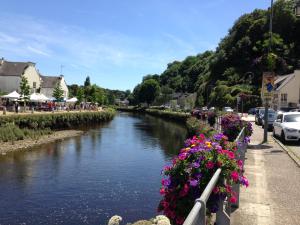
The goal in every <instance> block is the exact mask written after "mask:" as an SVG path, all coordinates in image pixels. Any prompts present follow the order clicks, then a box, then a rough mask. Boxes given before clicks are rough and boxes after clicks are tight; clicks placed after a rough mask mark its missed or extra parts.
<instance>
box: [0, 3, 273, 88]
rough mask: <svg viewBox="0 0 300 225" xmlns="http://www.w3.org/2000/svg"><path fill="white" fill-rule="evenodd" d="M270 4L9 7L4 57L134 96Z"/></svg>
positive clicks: (0, 41) (0, 50) (0, 43)
mask: <svg viewBox="0 0 300 225" xmlns="http://www.w3.org/2000/svg"><path fill="white" fill-rule="evenodd" d="M269 4H270V2H269V1H268V0H209V1H208V0H151V1H150V0H148V1H146V0H127V1H126V0H85V1H82V0H81V1H80V0H73V1H70V0H69V1H66V0H60V1H58V0H52V1H37V0H27V1H26V3H22V4H21V3H20V1H18V0H5V1H2V3H1V17H0V27H1V29H0V57H4V58H5V59H6V60H8V61H32V62H36V63H37V68H38V69H39V70H40V72H41V73H42V74H44V75H57V74H60V68H61V65H63V70H62V73H63V74H64V76H65V78H66V80H67V82H68V84H71V83H77V84H83V82H84V80H85V77H86V76H87V75H89V76H90V77H91V81H92V83H96V84H98V85H100V86H101V87H104V88H110V89H120V90H126V89H131V90H132V89H133V88H134V86H135V85H136V84H137V83H139V82H141V80H142V77H143V76H145V75H147V74H155V73H157V74H160V73H161V72H163V71H164V70H165V68H166V65H167V63H169V62H172V61H174V60H183V59H184V58H185V57H186V56H188V55H195V54H198V53H201V52H203V51H205V50H214V49H215V47H216V46H217V44H218V43H219V41H220V39H221V38H222V37H224V36H225V35H226V34H227V32H228V30H229V29H230V27H231V26H232V25H233V23H234V21H235V20H237V19H238V17H239V16H241V15H242V14H244V13H248V12H251V11H252V10H254V9H255V8H261V9H266V8H267V7H268V6H269Z"/></svg>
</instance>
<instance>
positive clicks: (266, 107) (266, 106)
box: [263, 0, 273, 143]
mask: <svg viewBox="0 0 300 225" xmlns="http://www.w3.org/2000/svg"><path fill="white" fill-rule="evenodd" d="M269 28H270V30H269V35H270V40H269V51H268V54H271V52H272V41H273V40H272V39H273V0H271V12H270V27H269ZM268 120H269V104H268V98H265V115H264V123H265V124H264V141H263V142H264V143H265V142H268V128H269V121H268Z"/></svg>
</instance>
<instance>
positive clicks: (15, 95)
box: [1, 91, 20, 99]
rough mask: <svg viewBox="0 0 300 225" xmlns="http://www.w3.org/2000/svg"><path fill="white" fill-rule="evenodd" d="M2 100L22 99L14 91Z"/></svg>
mask: <svg viewBox="0 0 300 225" xmlns="http://www.w3.org/2000/svg"><path fill="white" fill-rule="evenodd" d="M1 98H9V99H18V98H20V94H19V93H18V92H16V91H13V92H11V93H9V94H7V95H3V96H1Z"/></svg>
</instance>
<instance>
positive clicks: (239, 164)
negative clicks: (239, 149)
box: [237, 160, 243, 169]
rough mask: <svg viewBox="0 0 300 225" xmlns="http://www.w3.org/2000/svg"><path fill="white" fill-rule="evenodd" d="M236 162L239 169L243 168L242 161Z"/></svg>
mask: <svg viewBox="0 0 300 225" xmlns="http://www.w3.org/2000/svg"><path fill="white" fill-rule="evenodd" d="M237 164H238V166H239V168H240V169H243V161H242V160H238V161H237Z"/></svg>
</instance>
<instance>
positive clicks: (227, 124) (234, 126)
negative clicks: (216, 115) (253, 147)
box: [221, 113, 253, 141]
mask: <svg viewBox="0 0 300 225" xmlns="http://www.w3.org/2000/svg"><path fill="white" fill-rule="evenodd" d="M221 126H222V130H223V133H224V134H225V135H226V136H227V137H228V140H229V141H234V140H235V139H236V138H237V136H238V135H239V133H240V132H241V130H242V129H243V127H245V137H247V138H248V137H250V136H251V135H252V132H253V130H252V125H251V123H250V122H246V121H242V120H241V118H240V117H239V116H238V115H237V114H233V113H231V114H225V115H224V116H223V117H222V120H221Z"/></svg>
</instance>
